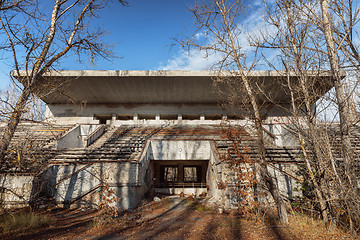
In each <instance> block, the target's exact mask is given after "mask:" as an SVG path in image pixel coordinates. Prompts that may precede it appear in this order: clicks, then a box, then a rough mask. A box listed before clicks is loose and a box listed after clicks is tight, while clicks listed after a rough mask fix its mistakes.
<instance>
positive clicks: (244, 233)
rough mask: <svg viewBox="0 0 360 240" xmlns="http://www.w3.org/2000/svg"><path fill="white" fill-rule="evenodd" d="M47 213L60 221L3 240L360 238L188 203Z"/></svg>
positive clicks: (318, 225)
mask: <svg viewBox="0 0 360 240" xmlns="http://www.w3.org/2000/svg"><path fill="white" fill-rule="evenodd" d="M42 214H48V215H50V217H52V218H53V219H54V221H53V222H52V223H51V224H50V225H49V226H47V227H43V228H40V229H27V230H25V231H20V230H18V231H13V232H10V233H6V234H3V235H0V239H111V240H115V239H195V240H196V239H206V240H208V239H360V238H358V237H354V236H350V235H348V234H346V233H344V232H343V231H341V230H339V229H337V228H335V227H332V228H330V229H329V228H326V227H325V225H324V224H323V223H322V222H321V221H318V220H313V219H311V218H309V217H306V216H303V215H297V214H296V215H291V217H290V223H289V225H286V226H283V225H280V224H279V223H278V222H277V221H276V219H275V218H274V217H271V216H261V217H259V216H258V218H256V217H254V216H252V217H251V216H249V217H244V216H240V215H238V214H235V213H223V214H219V213H218V212H216V211H214V210H210V209H207V208H205V207H204V206H203V205H202V204H199V203H198V202H197V201H189V200H188V199H186V198H164V199H162V201H161V202H150V203H144V204H142V205H141V206H140V207H139V208H137V209H136V210H134V211H124V212H122V213H121V214H120V215H119V216H118V217H117V218H112V217H109V216H108V215H106V214H102V213H100V212H97V211H89V210H86V211H84V210H80V209H76V210H60V209H55V210H52V211H51V212H48V213H42Z"/></svg>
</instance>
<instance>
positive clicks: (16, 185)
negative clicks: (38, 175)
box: [0, 174, 34, 208]
mask: <svg viewBox="0 0 360 240" xmlns="http://www.w3.org/2000/svg"><path fill="white" fill-rule="evenodd" d="M33 181H34V176H29V175H10V174H1V175H0V202H2V203H3V204H4V206H5V207H8V208H10V207H24V206H27V205H28V204H29V202H30V200H31V194H32V190H33Z"/></svg>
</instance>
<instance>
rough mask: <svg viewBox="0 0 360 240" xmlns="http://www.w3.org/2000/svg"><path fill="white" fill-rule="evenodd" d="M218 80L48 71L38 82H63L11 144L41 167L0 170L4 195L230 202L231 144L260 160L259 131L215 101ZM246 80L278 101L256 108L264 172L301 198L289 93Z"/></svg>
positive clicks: (278, 82)
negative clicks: (204, 198) (158, 197)
mask: <svg viewBox="0 0 360 240" xmlns="http://www.w3.org/2000/svg"><path fill="white" fill-rule="evenodd" d="M216 76H218V73H216V72H208V71H59V72H55V71H54V72H50V73H49V74H48V75H46V76H44V79H43V80H44V81H45V82H47V83H49V84H48V88H49V89H52V86H51V84H52V83H53V84H54V85H56V84H57V83H61V84H59V85H58V86H57V87H56V88H55V89H54V90H51V91H48V92H47V94H44V95H39V96H40V98H41V99H42V100H43V101H44V102H45V103H46V113H45V115H46V120H45V121H44V122H30V121H28V122H26V121H24V122H22V123H20V125H19V127H18V129H17V131H16V133H15V137H14V139H13V142H12V146H13V147H12V150H13V151H14V153H17V152H19V151H20V150H21V149H20V148H22V149H23V148H25V147H26V148H27V149H31V151H29V152H30V153H27V155H22V157H24V158H28V159H29V161H30V162H36V163H37V165H35V166H36V167H35V168H34V167H32V168H31V169H30V170H26V171H25V172H24V171H23V170H22V169H21V167H17V168H16V169H12V172H8V173H3V174H1V176H0V181H1V182H0V184H1V185H0V186H1V189H2V192H1V193H0V194H1V200H2V201H3V203H5V204H6V205H9V206H10V205H19V204H28V203H29V202H34V201H37V200H38V199H39V198H40V197H47V198H48V199H52V201H55V202H56V203H57V204H60V205H67V206H82V205H87V206H97V205H98V204H100V203H101V201H103V200H104V193H105V192H106V191H107V192H110V193H111V196H112V199H113V200H111V202H112V204H114V205H115V206H117V207H118V208H120V209H129V208H134V207H135V206H136V205H137V204H138V203H139V202H140V201H141V200H142V199H143V198H144V197H146V196H154V194H161V193H162V194H180V193H184V194H187V195H190V194H193V195H200V194H203V195H205V194H206V195H207V196H209V197H212V198H214V199H216V200H218V201H219V202H221V203H222V204H224V205H225V207H232V206H234V204H235V202H236V200H234V197H233V192H232V189H233V188H234V187H235V185H236V179H235V176H234V175H235V174H234V171H232V168H231V166H230V163H229V162H228V161H226V159H229V158H236V157H237V156H236V154H235V153H234V151H233V148H234V145H233V144H234V143H236V144H241V145H242V149H247V150H246V151H245V150H244V151H245V152H246V154H247V155H249V156H250V157H251V158H252V159H256V149H255V146H254V139H255V133H254V129H253V127H252V123H251V121H250V120H249V118H248V116H246V115H245V116H244V115H243V114H240V112H237V113H236V112H235V113H234V111H230V110H228V109H226V108H224V107H222V106H221V104H220V103H221V102H223V101H226V99H225V97H224V96H221V95H219V94H218V91H217V90H216V89H215V88H214V86H213V77H216ZM249 77H250V78H252V79H254V80H255V82H259V83H260V82H261V83H262V84H263V86H264V88H263V89H265V90H264V91H266V92H269V93H273V97H274V98H276V102H277V103H278V104H276V105H275V104H272V103H267V105H266V108H265V109H264V110H263V112H262V113H263V115H264V123H265V125H264V126H265V127H264V134H265V136H266V153H267V159H268V161H269V165H268V168H269V170H270V171H271V173H272V174H273V176H274V177H275V179H276V182H277V184H278V186H279V188H280V190H281V192H282V194H283V195H284V197H287V198H292V197H293V196H296V195H297V194H301V193H300V192H299V191H296V188H298V187H299V184H300V183H299V182H300V181H301V174H299V170H298V163H299V162H301V161H302V160H301V157H300V156H301V154H300V150H299V148H298V146H297V141H296V138H295V136H294V135H293V134H292V133H291V132H290V131H289V130H288V129H287V128H286V126H287V125H289V124H290V123H291V121H289V118H288V113H287V111H286V109H289V107H290V97H289V94H288V93H287V92H286V91H285V90H282V89H283V88H282V87H281V86H282V83H283V82H284V81H285V80H286V79H285V77H284V76H281V73H278V72H272V71H259V72H252V73H251V74H250V75H249ZM319 78H320V77H319ZM324 79H325V80H324ZM327 79H329V78H328V77H326V76H325V77H323V79H322V81H319V82H323V83H325V84H323V85H319V86H318V87H317V90H318V93H320V94H319V96H320V95H323V94H325V93H326V92H327V91H329V89H330V88H331V87H332V86H331V84H330V82H331V81H329V80H327ZM274 93H276V94H274ZM259 98H261V99H259V101H262V102H266V99H265V98H262V97H261V96H260V97H259ZM284 109H285V110H284ZM229 131H230V132H231V134H230V135H231V136H230V137H229V134H228V133H229ZM20 142H24V144H23V145H21V146H19V144H18V143H20ZM16 143H17V144H16ZM29 143H31V146H29ZM15 159H16V157H15ZM14 161H16V160H14ZM23 168H26V166H23ZM16 172H18V173H16ZM224 185H226V187H224Z"/></svg>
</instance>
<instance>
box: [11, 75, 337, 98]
mask: <svg viewBox="0 0 360 240" xmlns="http://www.w3.org/2000/svg"><path fill="white" fill-rule="evenodd" d="M234 73H235V74H236V72H234ZM234 73H230V72H214V71H126V70H122V71H112V70H109V71H50V72H48V73H46V74H45V75H44V76H43V77H42V78H41V79H40V80H39V84H38V86H41V88H38V90H37V91H36V92H37V95H38V96H39V97H40V98H41V99H42V100H43V101H44V102H45V103H47V104H65V103H68V102H70V99H71V101H75V102H86V103H87V104H146V103H149V104H158V103H162V104H180V103H183V104H217V103H219V102H221V101H225V100H226V96H225V95H226V94H225V95H222V96H220V95H219V93H218V92H219V91H217V90H216V88H215V87H214V84H213V82H214V78H215V77H218V76H219V74H221V76H224V77H229V78H232V79H235V78H239V76H234ZM25 75H26V72H25V71H24V72H22V73H21V76H22V77H23V76H25ZM314 76H315V75H314ZM22 77H17V78H18V79H19V81H20V82H21V79H22ZM248 77H249V79H250V80H251V81H252V83H253V84H255V85H257V86H260V85H261V86H262V89H263V92H264V93H269V95H272V96H273V99H274V100H275V101H277V102H282V103H286V102H289V101H290V99H289V94H288V90H286V88H284V87H283V86H285V85H286V79H287V77H286V74H285V73H282V72H277V71H253V72H250V73H249V74H248ZM291 78H292V81H297V77H296V76H295V75H294V74H291ZM316 78H317V79H318V80H319V81H316V83H315V84H314V86H315V87H314V89H317V94H316V95H317V96H318V97H316V99H318V98H319V97H320V96H321V95H323V94H325V93H326V92H327V91H328V90H330V89H331V87H332V81H331V78H330V77H329V74H327V73H326V72H321V74H317V76H316ZM44 86H45V87H44ZM225 91H226V90H225ZM318 91H320V92H318ZM258 98H259V100H261V101H266V97H265V96H261V94H259V95H258Z"/></svg>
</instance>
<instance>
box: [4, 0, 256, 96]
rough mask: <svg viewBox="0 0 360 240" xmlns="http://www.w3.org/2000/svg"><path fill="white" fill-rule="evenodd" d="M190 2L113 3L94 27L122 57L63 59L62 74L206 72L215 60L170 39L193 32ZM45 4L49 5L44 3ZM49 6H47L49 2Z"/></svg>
mask: <svg viewBox="0 0 360 240" xmlns="http://www.w3.org/2000/svg"><path fill="white" fill-rule="evenodd" d="M193 2H194V1H193V0H129V3H130V4H129V6H128V7H123V6H122V5H121V4H119V3H116V1H113V3H111V5H110V6H109V7H108V8H107V9H105V10H103V12H102V13H101V14H100V18H99V19H96V23H95V24H98V25H99V26H102V27H104V28H105V29H106V31H108V32H109V35H108V36H107V37H106V41H107V42H108V43H110V44H115V48H114V53H115V54H116V55H117V56H119V57H122V58H121V59H114V60H113V61H111V62H109V61H104V60H100V61H98V62H97V63H96V65H92V64H89V63H87V62H86V61H84V62H83V63H81V64H80V63H78V62H77V61H76V59H74V58H72V57H71V56H70V57H69V56H68V57H67V58H65V59H64V60H63V61H62V62H61V64H60V66H59V68H60V69H61V70H90V69H91V70H158V69H165V70H167V69H171V70H181V69H183V70H206V69H210V67H211V66H212V65H213V63H214V62H215V61H216V56H212V57H210V58H208V59H204V56H203V55H202V54H198V53H193V54H192V55H191V56H189V55H188V52H186V51H184V50H182V49H181V48H180V47H179V46H177V45H175V46H172V45H174V44H175V41H174V40H173V39H172V38H175V37H177V36H178V35H179V34H182V33H185V32H186V31H188V32H192V31H194V24H193V18H192V15H191V13H190V12H188V11H187V8H188V7H190V6H191V5H192V4H193ZM47 3H48V2H47ZM259 3H260V1H259V0H256V1H249V10H248V15H247V17H246V20H245V21H248V22H249V23H250V25H254V24H256V23H257V22H258V21H259V19H261V18H259V9H260V8H259V6H260V5H259ZM49 4H50V2H49ZM0 57H2V58H1V59H0V61H1V62H0V88H2V89H3V88H5V87H6V86H7V85H8V83H9V77H8V73H9V72H10V70H11V62H12V59H9V58H6V57H4V54H3V53H2V54H1V56H0Z"/></svg>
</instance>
